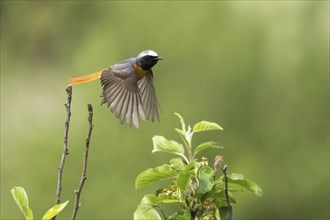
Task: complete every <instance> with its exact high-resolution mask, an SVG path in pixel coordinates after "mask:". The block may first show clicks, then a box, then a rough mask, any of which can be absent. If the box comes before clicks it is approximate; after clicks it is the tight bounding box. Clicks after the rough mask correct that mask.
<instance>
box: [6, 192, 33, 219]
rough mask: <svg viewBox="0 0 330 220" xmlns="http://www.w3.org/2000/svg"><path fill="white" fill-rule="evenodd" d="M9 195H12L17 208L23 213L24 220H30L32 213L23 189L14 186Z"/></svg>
mask: <svg viewBox="0 0 330 220" xmlns="http://www.w3.org/2000/svg"><path fill="white" fill-rule="evenodd" d="M11 194H12V195H13V197H14V200H15V202H16V204H17V206H18V207H19V208H20V209H21V211H22V212H23V214H24V216H25V219H27V220H32V219H33V213H32V210H31V209H30V207H29V199H28V197H27V194H26V192H25V190H24V188H23V187H20V186H14V187H13V188H12V190H11Z"/></svg>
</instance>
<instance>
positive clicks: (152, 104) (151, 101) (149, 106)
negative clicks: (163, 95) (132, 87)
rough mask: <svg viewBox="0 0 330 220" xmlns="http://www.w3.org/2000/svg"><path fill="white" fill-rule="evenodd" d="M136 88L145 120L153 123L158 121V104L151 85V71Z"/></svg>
mask: <svg viewBox="0 0 330 220" xmlns="http://www.w3.org/2000/svg"><path fill="white" fill-rule="evenodd" d="M138 86H139V89H140V92H141V101H142V105H143V109H144V113H145V117H146V120H148V121H149V120H150V121H152V122H154V121H155V119H157V120H158V121H159V111H158V107H159V104H158V100H157V97H156V91H155V87H154V85H153V74H152V70H149V72H148V73H147V75H146V76H145V77H144V78H142V79H141V80H140V81H139V82H138Z"/></svg>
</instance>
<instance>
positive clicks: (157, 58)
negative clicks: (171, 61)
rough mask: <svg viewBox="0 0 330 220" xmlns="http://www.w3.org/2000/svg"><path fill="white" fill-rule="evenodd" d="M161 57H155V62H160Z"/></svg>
mask: <svg viewBox="0 0 330 220" xmlns="http://www.w3.org/2000/svg"><path fill="white" fill-rule="evenodd" d="M162 59H163V58H162V57H156V58H155V60H162Z"/></svg>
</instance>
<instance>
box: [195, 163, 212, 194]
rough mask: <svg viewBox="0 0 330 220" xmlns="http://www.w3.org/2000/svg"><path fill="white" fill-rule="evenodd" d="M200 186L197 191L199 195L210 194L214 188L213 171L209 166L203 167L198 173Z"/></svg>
mask: <svg viewBox="0 0 330 220" xmlns="http://www.w3.org/2000/svg"><path fill="white" fill-rule="evenodd" d="M198 180H199V186H198V188H197V190H196V193H198V194H204V193H206V192H209V191H210V190H211V189H212V188H213V186H214V173H213V169H212V168H211V167H209V166H202V167H201V168H200V169H199V171H198Z"/></svg>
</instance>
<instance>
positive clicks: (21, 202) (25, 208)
mask: <svg viewBox="0 0 330 220" xmlns="http://www.w3.org/2000/svg"><path fill="white" fill-rule="evenodd" d="M66 92H67V95H68V97H67V103H66V104H65V109H66V121H65V125H64V143H63V151H62V156H61V161H60V166H59V169H58V180H57V190H56V199H55V203H56V205H55V206H53V207H52V208H50V209H49V210H48V211H47V212H46V213H45V215H44V216H43V217H42V220H49V219H53V220H54V219H55V218H56V215H58V214H59V213H60V212H61V211H62V210H63V209H64V208H65V206H66V205H67V204H68V202H69V200H68V201H66V202H64V203H62V204H60V200H61V192H62V176H63V170H64V164H65V159H66V156H67V155H68V154H69V150H68V134H69V125H70V117H71V100H72V87H68V88H66ZM87 107H88V133H87V138H86V146H85V152H84V157H83V167H82V174H81V179H80V182H79V186H78V189H77V190H75V203H74V208H73V213H72V219H75V218H76V216H77V213H78V210H79V207H80V195H81V192H82V189H83V186H84V183H85V181H86V179H87V175H86V173H87V162H88V152H89V145H90V140H91V135H92V130H93V107H92V105H91V104H88V105H87ZM11 193H12V196H13V198H14V200H15V202H16V204H17V206H18V207H19V208H20V209H21V211H22V213H23V214H24V217H25V219H27V220H32V219H33V213H32V210H31V208H30V206H29V200H28V196H27V194H26V192H25V190H24V188H23V187H16V186H15V187H13V189H12V190H11Z"/></svg>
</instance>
